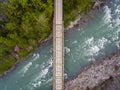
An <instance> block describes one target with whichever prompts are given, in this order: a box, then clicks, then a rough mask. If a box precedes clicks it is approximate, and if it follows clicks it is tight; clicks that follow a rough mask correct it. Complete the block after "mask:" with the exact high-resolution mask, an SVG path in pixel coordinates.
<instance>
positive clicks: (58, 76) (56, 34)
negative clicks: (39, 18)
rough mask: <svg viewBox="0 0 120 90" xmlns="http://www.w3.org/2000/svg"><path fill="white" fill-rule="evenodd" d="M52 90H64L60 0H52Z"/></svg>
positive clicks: (62, 30) (62, 32)
mask: <svg viewBox="0 0 120 90" xmlns="http://www.w3.org/2000/svg"><path fill="white" fill-rule="evenodd" d="M53 90H64V29H63V1H62V0H54V19H53Z"/></svg>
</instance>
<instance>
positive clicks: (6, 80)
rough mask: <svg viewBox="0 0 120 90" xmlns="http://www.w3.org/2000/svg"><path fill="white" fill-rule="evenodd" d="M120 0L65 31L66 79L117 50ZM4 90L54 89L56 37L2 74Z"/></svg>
mask: <svg viewBox="0 0 120 90" xmlns="http://www.w3.org/2000/svg"><path fill="white" fill-rule="evenodd" d="M119 39H120V0H113V1H109V4H108V5H105V6H104V7H103V8H101V10H99V11H98V10H96V11H95V15H94V18H93V19H91V20H90V21H89V22H88V23H87V24H84V25H81V26H80V27H79V28H76V29H74V30H69V31H66V32H65V78H69V77H71V76H74V75H76V73H78V72H79V71H80V69H81V68H82V67H83V66H85V65H87V64H88V63H90V61H93V60H95V59H94V57H95V58H97V59H100V58H101V57H104V56H106V55H110V54H111V53H113V52H115V51H116V50H117V48H118V47H119V42H120V40H119ZM0 90H52V40H49V41H47V42H46V43H45V44H43V45H41V46H40V47H39V48H38V50H37V51H35V52H34V53H33V54H32V55H31V56H30V57H28V58H26V60H23V61H22V62H20V64H19V65H17V67H16V69H14V70H13V71H12V72H10V73H8V74H7V75H5V76H3V77H0Z"/></svg>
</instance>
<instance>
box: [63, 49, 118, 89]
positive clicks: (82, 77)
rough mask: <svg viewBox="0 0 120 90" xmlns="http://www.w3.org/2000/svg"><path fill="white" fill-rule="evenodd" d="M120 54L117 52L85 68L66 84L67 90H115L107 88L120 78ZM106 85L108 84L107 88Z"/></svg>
mask: <svg viewBox="0 0 120 90" xmlns="http://www.w3.org/2000/svg"><path fill="white" fill-rule="evenodd" d="M119 52H120V51H118V52H116V53H115V54H114V55H112V56H111V57H106V58H105V59H102V60H99V61H98V60H96V61H94V62H92V63H91V64H89V65H88V66H87V67H85V68H83V70H82V71H81V72H80V73H79V74H78V75H77V76H76V77H74V78H73V79H71V80H68V81H67V82H66V83H65V90H113V89H107V87H108V88H109V87H110V86H109V85H110V84H109V83H112V81H111V80H113V81H114V82H116V81H115V80H116V77H119V76H120V53H119ZM106 84H108V86H107V87H106V86H105V85H106ZM118 84H119V83H118ZM116 86H118V85H116ZM98 88H100V89H98ZM114 90H118V89H114Z"/></svg>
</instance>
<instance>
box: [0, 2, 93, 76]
mask: <svg viewBox="0 0 120 90" xmlns="http://www.w3.org/2000/svg"><path fill="white" fill-rule="evenodd" d="M67 2H69V0H64V2H63V4H64V26H65V28H66V27H68V26H69V25H70V22H71V21H74V20H75V19H76V17H80V16H82V14H84V13H87V11H89V10H90V9H91V8H92V6H93V3H94V2H93V0H71V2H70V3H69V4H67ZM0 6H1V8H0V10H1V11H0V29H1V30H0V76H3V75H5V74H6V73H8V72H10V71H11V70H13V69H14V68H15V66H16V65H17V64H18V63H19V62H20V61H21V60H23V58H25V57H26V56H29V55H31V54H32V52H33V51H35V50H36V49H37V48H38V46H39V45H41V44H42V43H43V42H46V41H47V40H49V39H50V38H51V37H52V23H51V22H52V18H53V1H52V0H37V1H34V0H24V1H23V2H21V0H17V1H16V0H8V1H6V2H4V1H2V2H0ZM76 24H77V22H76ZM73 27H74V26H73Z"/></svg>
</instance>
